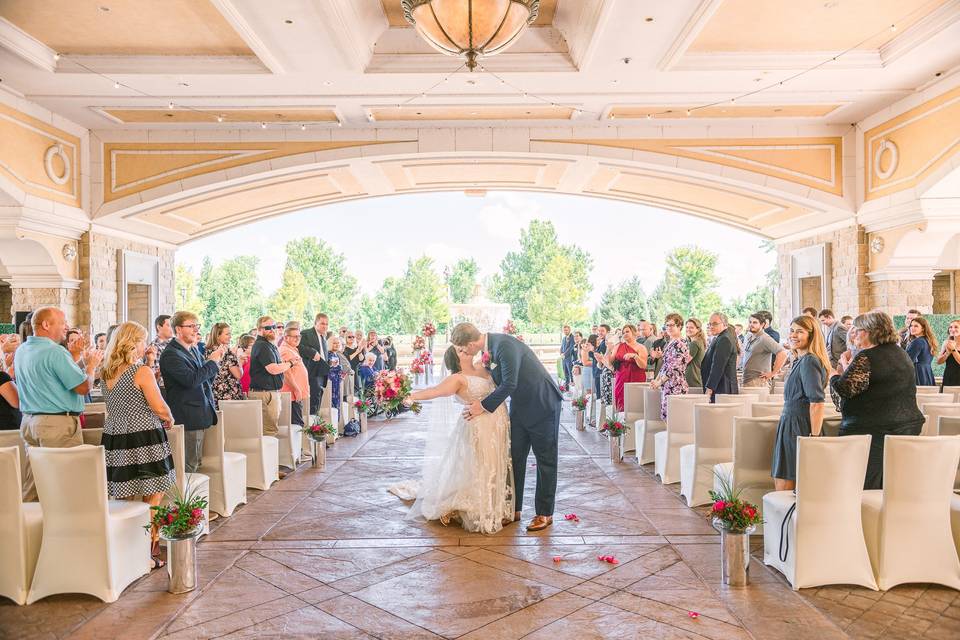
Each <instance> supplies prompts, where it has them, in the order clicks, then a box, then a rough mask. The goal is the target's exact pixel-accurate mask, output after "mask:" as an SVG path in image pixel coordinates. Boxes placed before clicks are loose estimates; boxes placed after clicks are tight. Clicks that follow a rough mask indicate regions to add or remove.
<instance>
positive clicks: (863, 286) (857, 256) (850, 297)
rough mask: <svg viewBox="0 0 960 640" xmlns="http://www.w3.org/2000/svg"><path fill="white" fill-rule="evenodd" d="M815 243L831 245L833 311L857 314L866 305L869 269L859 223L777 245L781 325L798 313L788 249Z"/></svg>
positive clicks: (777, 312)
mask: <svg viewBox="0 0 960 640" xmlns="http://www.w3.org/2000/svg"><path fill="white" fill-rule="evenodd" d="M817 244H827V245H829V246H830V263H831V271H832V273H831V278H830V288H831V294H832V299H831V300H830V301H829V304H830V306H829V308H830V309H831V310H833V313H834V314H835V315H836V316H837V317H838V318H839V317H840V316H843V315H851V316H856V315H857V314H858V313H862V312H863V311H864V310H866V309H867V308H869V307H868V304H867V293H868V289H869V284H870V283H869V282H868V281H867V276H866V273H867V270H868V269H867V258H868V248H867V237H866V233H864V231H863V228H862V227H860V226H850V227H845V228H843V229H838V230H836V231H831V232H828V233H821V234H818V235H815V236H810V237H809V238H804V239H802V240H796V241H793V242H786V243H784V244H781V245H778V246H777V260H778V265H779V267H780V287H779V290H778V292H777V309H776V315H777V318H778V319H779V321H780V327H786V326H787V325H788V324H789V322H790V320H791V319H792V318H793V317H794V316H795V315H797V314H799V313H800V309H794V308H793V280H792V274H791V269H790V256H791V253H792V252H794V251H796V250H797V249H803V248H804V247H810V246H813V245H817Z"/></svg>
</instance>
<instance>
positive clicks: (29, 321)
mask: <svg viewBox="0 0 960 640" xmlns="http://www.w3.org/2000/svg"><path fill="white" fill-rule="evenodd" d="M17 332H18V333H19V334H20V344H26V343H27V338H29V337H30V336H32V335H33V311H30V312H29V313H27V316H26V318H24V319H23V322H21V323H20V326H19V327H17Z"/></svg>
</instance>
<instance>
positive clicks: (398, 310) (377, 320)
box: [359, 256, 450, 333]
mask: <svg viewBox="0 0 960 640" xmlns="http://www.w3.org/2000/svg"><path fill="white" fill-rule="evenodd" d="M359 306H360V312H359V315H360V319H361V320H362V324H363V325H364V326H366V327H368V328H371V329H376V330H377V331H379V332H381V333H418V332H419V331H420V328H421V327H423V324H424V323H425V322H434V323H442V322H445V321H446V319H447V318H448V317H449V316H450V310H449V309H448V307H447V291H446V287H445V286H444V284H443V280H442V279H441V278H440V276H439V275H437V273H436V272H435V271H434V270H433V259H432V258H428V257H426V256H421V257H420V258H417V259H416V260H413V259H411V260H408V261H407V268H406V270H405V271H404V273H403V275H402V276H401V277H399V278H393V277H390V278H387V279H386V280H384V281H383V285H382V286H381V287H380V290H379V291H377V293H376V295H375V296H374V297H373V298H370V297H369V296H364V297H363V298H362V299H361V301H360V305H359Z"/></svg>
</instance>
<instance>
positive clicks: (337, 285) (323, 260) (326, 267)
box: [286, 238, 362, 323]
mask: <svg viewBox="0 0 960 640" xmlns="http://www.w3.org/2000/svg"><path fill="white" fill-rule="evenodd" d="M357 241H358V242H360V241H362V240H360V239H358V240H357ZM286 250H287V264H286V268H287V269H291V270H293V271H297V272H299V273H300V274H301V275H302V276H303V278H304V283H305V285H306V291H307V302H306V308H305V314H304V318H303V319H304V320H307V321H309V322H310V323H312V322H313V317H314V316H315V315H316V314H317V313H319V312H324V313H326V314H327V315H329V316H331V317H333V318H342V317H344V316H345V315H346V314H347V312H348V310H349V309H350V306H351V303H352V302H353V298H354V295H355V293H356V291H357V279H356V278H354V277H353V276H352V275H350V274H349V273H347V271H346V269H345V268H344V265H345V264H346V258H344V256H343V254H340V253H337V252H336V251H334V250H333V247H331V246H330V245H328V244H327V243H326V242H324V241H323V240H320V239H319V238H300V239H299V240H291V241H290V242H288V243H287V245H286Z"/></svg>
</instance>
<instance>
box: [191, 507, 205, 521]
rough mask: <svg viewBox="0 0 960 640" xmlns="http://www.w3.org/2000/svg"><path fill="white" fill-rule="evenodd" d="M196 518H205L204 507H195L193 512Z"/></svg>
mask: <svg viewBox="0 0 960 640" xmlns="http://www.w3.org/2000/svg"><path fill="white" fill-rule="evenodd" d="M190 515H192V516H193V517H194V518H200V519H202V518H203V509H194V510H193V511H192V512H191V514H190Z"/></svg>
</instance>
